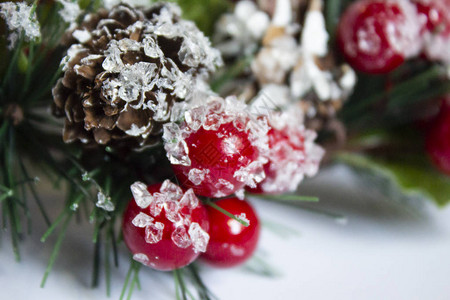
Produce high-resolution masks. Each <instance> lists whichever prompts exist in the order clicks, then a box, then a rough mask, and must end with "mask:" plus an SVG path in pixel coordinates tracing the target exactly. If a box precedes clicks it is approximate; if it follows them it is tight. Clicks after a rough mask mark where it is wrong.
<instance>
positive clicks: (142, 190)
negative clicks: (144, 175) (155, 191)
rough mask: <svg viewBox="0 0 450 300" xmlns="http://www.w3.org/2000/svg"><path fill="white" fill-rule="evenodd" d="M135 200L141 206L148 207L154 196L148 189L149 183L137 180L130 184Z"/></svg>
mask: <svg viewBox="0 0 450 300" xmlns="http://www.w3.org/2000/svg"><path fill="white" fill-rule="evenodd" d="M130 189H131V193H132V194H133V197H134V201H136V204H137V205H138V206H139V207H140V208H147V207H148V206H149V205H150V204H151V203H152V202H153V197H152V195H151V194H150V192H149V191H148V190H147V185H146V184H145V183H143V182H140V181H136V182H135V183H133V184H132V185H131V186H130Z"/></svg>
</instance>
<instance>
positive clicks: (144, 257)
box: [133, 253, 150, 265]
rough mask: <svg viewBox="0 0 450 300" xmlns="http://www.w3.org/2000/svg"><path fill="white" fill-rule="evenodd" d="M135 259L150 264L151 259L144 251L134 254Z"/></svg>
mask: <svg viewBox="0 0 450 300" xmlns="http://www.w3.org/2000/svg"><path fill="white" fill-rule="evenodd" d="M133 259H134V260H135V261H137V262H140V263H141V264H144V265H148V263H149V262H150V260H149V259H148V256H147V255H145V254H144V253H136V254H134V255H133Z"/></svg>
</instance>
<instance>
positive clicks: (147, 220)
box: [131, 212, 154, 228]
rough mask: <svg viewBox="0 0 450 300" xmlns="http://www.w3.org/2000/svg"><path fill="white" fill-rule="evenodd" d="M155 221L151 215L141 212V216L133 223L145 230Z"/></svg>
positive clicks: (138, 215) (137, 216)
mask: <svg viewBox="0 0 450 300" xmlns="http://www.w3.org/2000/svg"><path fill="white" fill-rule="evenodd" d="M153 220H154V219H153V218H152V217H150V216H149V215H147V214H145V213H143V212H140V213H139V214H137V215H136V217H134V219H133V220H132V221H131V223H132V224H133V225H134V226H136V227H140V228H145V227H147V226H148V225H150V224H152V222H153Z"/></svg>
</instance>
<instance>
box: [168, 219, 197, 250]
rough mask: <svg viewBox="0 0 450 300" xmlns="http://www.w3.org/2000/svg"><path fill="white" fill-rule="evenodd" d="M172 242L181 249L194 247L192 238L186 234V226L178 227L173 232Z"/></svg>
mask: <svg viewBox="0 0 450 300" xmlns="http://www.w3.org/2000/svg"><path fill="white" fill-rule="evenodd" d="M171 238H172V241H173V242H174V243H175V245H177V246H178V247H180V248H187V247H189V246H190V245H192V241H191V238H190V237H189V235H188V234H187V232H186V228H185V226H184V225H181V226H178V227H177V228H175V230H174V231H173V232H172V235H171Z"/></svg>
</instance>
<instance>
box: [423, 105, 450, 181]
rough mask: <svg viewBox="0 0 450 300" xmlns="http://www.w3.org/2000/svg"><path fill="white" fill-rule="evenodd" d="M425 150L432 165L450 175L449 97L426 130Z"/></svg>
mask: <svg viewBox="0 0 450 300" xmlns="http://www.w3.org/2000/svg"><path fill="white" fill-rule="evenodd" d="M426 150H427V152H428V154H429V156H430V157H431V159H432V161H433V163H434V164H435V165H436V166H437V167H438V168H439V169H440V170H441V171H442V172H444V173H446V174H448V175H450V97H447V98H446V99H445V100H444V102H443V105H442V109H441V112H440V114H439V116H438V117H437V118H436V120H435V121H434V122H433V124H432V125H431V127H430V128H429V130H428V134H427V137H426Z"/></svg>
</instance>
